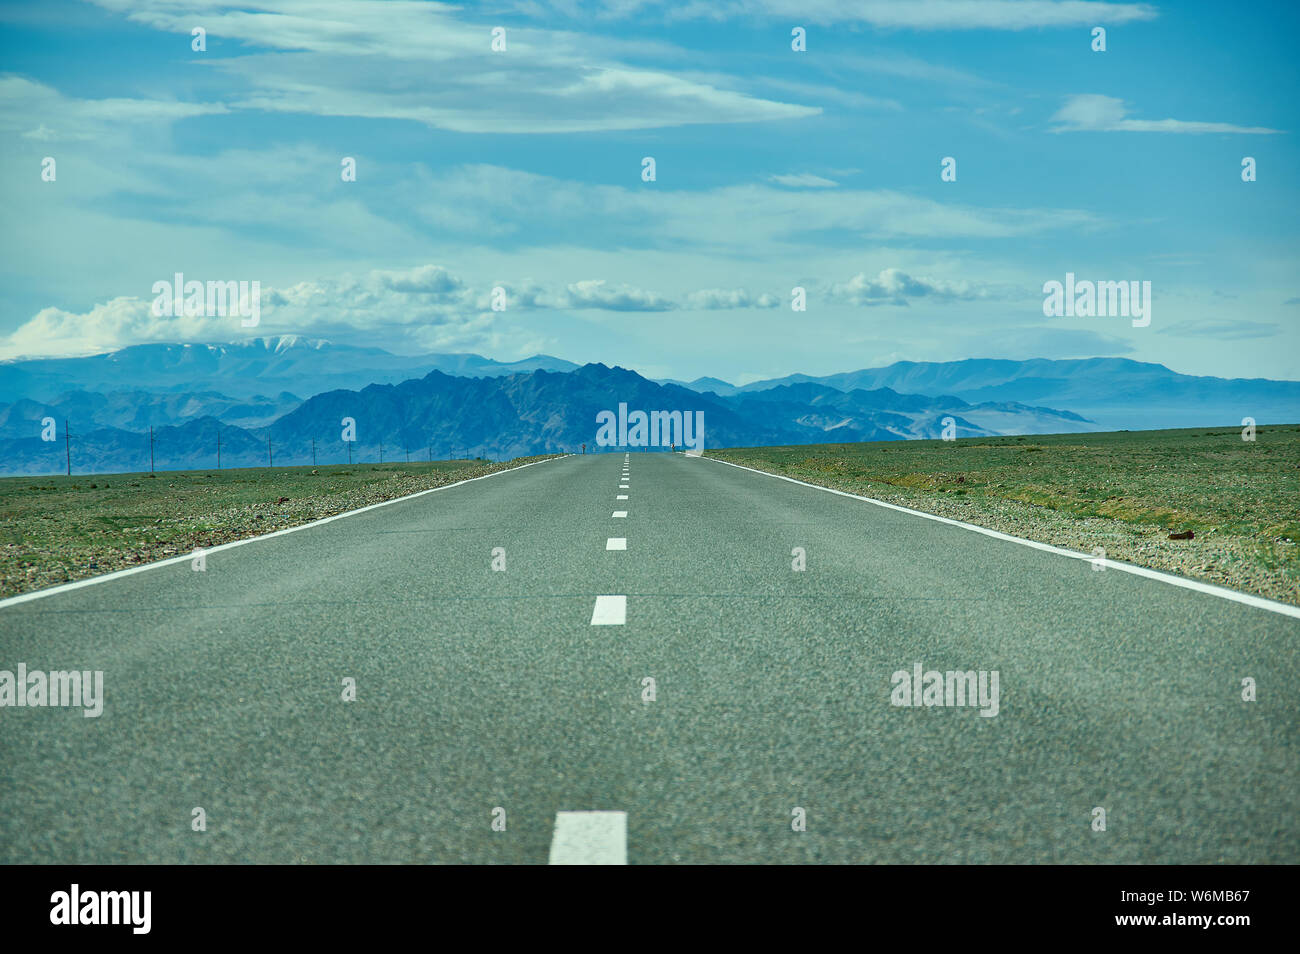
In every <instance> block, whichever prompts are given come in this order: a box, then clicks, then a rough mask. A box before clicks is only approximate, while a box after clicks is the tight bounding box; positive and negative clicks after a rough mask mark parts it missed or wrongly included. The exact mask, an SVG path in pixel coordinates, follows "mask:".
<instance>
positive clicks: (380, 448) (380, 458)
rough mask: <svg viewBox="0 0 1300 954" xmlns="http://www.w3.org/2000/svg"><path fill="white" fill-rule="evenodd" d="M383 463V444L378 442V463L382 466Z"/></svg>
mask: <svg viewBox="0 0 1300 954" xmlns="http://www.w3.org/2000/svg"><path fill="white" fill-rule="evenodd" d="M383 462H384V442H383V441H380V442H379V463H381V464H382V463H383Z"/></svg>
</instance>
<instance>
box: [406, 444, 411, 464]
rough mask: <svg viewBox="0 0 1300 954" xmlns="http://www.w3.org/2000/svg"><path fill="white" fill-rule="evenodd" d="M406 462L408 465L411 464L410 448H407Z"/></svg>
mask: <svg viewBox="0 0 1300 954" xmlns="http://www.w3.org/2000/svg"><path fill="white" fill-rule="evenodd" d="M406 462H407V463H408V464H409V463H410V462H411V448H409V447H408V448H406Z"/></svg>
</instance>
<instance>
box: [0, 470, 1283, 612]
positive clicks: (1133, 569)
mask: <svg viewBox="0 0 1300 954" xmlns="http://www.w3.org/2000/svg"><path fill="white" fill-rule="evenodd" d="M705 459H706V460H711V461H713V462H715V463H718V464H726V465H727V466H728V467H737V468H739V469H740V470H748V471H750V472H751V473H755V474H762V475H763V476H764V477H775V478H776V479H777V480H786V481H789V482H790V483H792V484H799V485H800V486H801V487H811V488H812V489H813V490H824V491H826V492H827V493H828V494H838V495H839V496H841V497H848V498H849V499H850V500H860V501H862V502H863V503H871V504H875V505H876V506H877V507H885V508H887V509H889V510H897V511H899V512H900V513H910V514H912V515H913V516H916V517H925V519H927V520H935V521H938V522H939V523H946V524H949V525H950V526H954V527H961V528H963V529H965V530H974V531H975V532H976V533H982V534H984V536H986V537H993V538H994V539H995V540H1006V541H1008V542H1010V543H1019V544H1022V545H1023V546H1027V547H1033V548H1034V549H1035V550H1045V551H1047V552H1048V553H1055V554H1056V555H1057V556H1064V557H1070V558H1071V559H1073V560H1087V561H1089V562H1090V563H1091V562H1099V563H1101V564H1102V565H1103V566H1105V567H1106V568H1107V569H1110V570H1123V571H1124V572H1125V573H1132V574H1133V575H1135V576H1145V577H1147V578H1148V579H1151V580H1160V581H1161V582H1162V583H1170V584H1172V585H1174V586H1181V587H1183V588H1184V589H1188V590H1195V591H1196V592H1198V593H1208V594H1209V595H1210V596H1217V597H1219V598H1220V599H1225V600H1232V601H1233V602H1235V603H1245V604H1246V605H1247V606H1253V607H1255V608H1256V609H1262V610H1268V611H1269V612H1271V613H1278V614H1280V615H1282V616H1290V617H1293V618H1294V619H1300V606H1289V605H1287V604H1286V603H1278V602H1276V601H1275V600H1268V599H1265V598H1264V597H1262V596H1252V595H1251V594H1250V593H1238V592H1237V591H1236V590H1230V589H1228V588H1226V587H1223V586H1215V585H1214V584H1213V583H1202V582H1201V581H1200V580H1189V579H1187V578H1186V577H1182V576H1174V575H1173V574H1172V573H1163V572H1161V571H1160V570H1150V569H1147V568H1146V567H1144V566H1135V565H1134V564H1132V563H1119V562H1117V561H1115V560H1099V559H1098V558H1097V557H1094V556H1092V555H1091V554H1088V553H1080V552H1079V551H1077V550H1067V549H1065V548H1064V547H1054V546H1052V545H1051V544H1050V543H1039V542H1038V541H1037V540H1026V539H1025V538H1024V537H1013V536H1012V535H1011V534H1009V533H1002V532H1000V531H998V530H990V529H988V527H977V526H975V524H973V523H963V522H962V521H960V520H953V519H952V518H951V517H940V516H938V515H937V514H933V513H926V512H925V511H924V510H913V509H912V508H911V507H902V506H899V505H898V504H892V503H886V502H885V501H883V500H877V499H875V498H874V497H863V496H862V495H861V494H851V493H849V492H848V491H844V490H836V489H835V488H833V487H822V486H819V485H818V484H810V483H808V482H807V481H803V480H796V479H795V478H794V477H786V476H785V475H784V474H773V473H771V472H770V471H766V470H759V469H757V468H755V467H746V466H745V465H744V464H733V463H732V462H731V461H729V460H720V459H719V458H717V457H708V458H705ZM0 605H3V604H0Z"/></svg>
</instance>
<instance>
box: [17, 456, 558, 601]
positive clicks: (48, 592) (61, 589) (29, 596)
mask: <svg viewBox="0 0 1300 954" xmlns="http://www.w3.org/2000/svg"><path fill="white" fill-rule="evenodd" d="M572 456H573V455H572V454H562V455H560V456H559V457H548V458H547V459H546V460H535V461H533V462H532V463H531V464H520V465H519V466H518V467H507V468H506V469H505V470H494V471H493V472H492V473H490V474H482V475H481V476H478V477H466V478H465V479H464V480H458V481H456V482H455V483H454V484H443V485H442V486H441V487H430V488H429V489H428V490H417V491H416V492H415V493H413V494H406V495H405V496H402V497H394V498H393V499H392V500H381V501H379V503H373V504H367V505H366V506H364V507H358V508H357V509H356V510H345V511H343V512H342V513H336V514H332V515H330V516H328V517H321V518H320V519H319V520H313V521H311V523H300V524H299V525H298V526H296V527H285V528H284V529H283V530H273V531H271V532H270V533H263V534H259V535H258V536H255V537H245V538H244V539H242V540H232V541H230V542H229V543H222V544H218V545H217V546H215V547H202V548H200V549H202V550H203V555H204V556H207V555H208V554H210V553H220V552H221V551H222V550H233V549H234V548H235V547H242V546H243V545H244V544H246V543H256V542H258V541H259V540H270V539H271V538H272V537H282V536H284V535H285V534H286V533H296V532H298V531H299V530H306V529H307V528H308V527H319V526H320V525H321V524H324V523H330V522H331V521H334V520H341V519H342V518H344V517H352V516H355V515H356V514H359V513H365V512H366V511H367V510H376V509H378V508H379V507H387V506H388V505H389V504H395V503H400V502H401V501H403V500H414V499H415V498H416V497H423V496H424V495H425V494H433V493H437V492H438V491H439V490H450V489H451V488H452V487H459V486H461V485H462V484H472V483H473V482H474V481H476V480H486V479H487V478H489V477H496V476H498V475H499V474H511V473H514V472H515V471H519V470H523V469H524V468H526V467H532V466H534V465H536V464H549V463H550V462H551V461H553V460H563V459H564V458H565V457H572ZM197 552H198V550H193V551H191V552H189V553H183V554H181V555H179V556H174V557H168V558H167V559H165V560H156V561H155V562H153V563H142V564H141V565H140V566H129V567H127V568H126V569H125V570H114V571H113V572H112V573H105V574H103V575H102V576H92V577H88V578H86V579H84V580H76V581H74V582H72V583H60V584H59V585H58V586H51V587H48V588H46V589H43V590H35V591H33V592H31V593H19V594H18V595H17V596H11V597H9V598H8V599H3V600H0V609H4V608H5V607H6V606H15V605H17V604H19V603H26V602H27V601H28V600H39V599H41V598H43V597H46V596H53V595H54V594H55V593H66V592H68V591H69V590H79V589H81V588H82V587H83V586H94V585H95V584H96V583H107V582H108V581H109V580H116V579H118V578H120V577H123V576H130V575H131V574H133V573H143V572H144V571H145V570H155V569H157V568H158V567H160V566H171V565H172V564H173V563H181V562H183V561H185V560H192V559H194V555H195V553H197Z"/></svg>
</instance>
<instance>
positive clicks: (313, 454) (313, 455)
mask: <svg viewBox="0 0 1300 954" xmlns="http://www.w3.org/2000/svg"><path fill="white" fill-rule="evenodd" d="M311 465H312V466H313V467H315V466H316V438H314V437H313V438H312V439H311Z"/></svg>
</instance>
